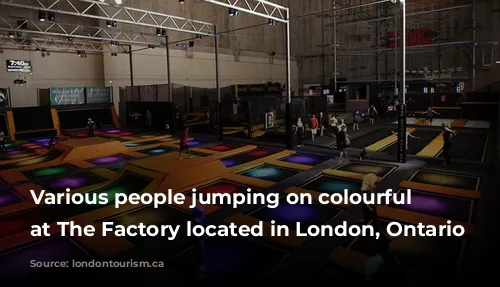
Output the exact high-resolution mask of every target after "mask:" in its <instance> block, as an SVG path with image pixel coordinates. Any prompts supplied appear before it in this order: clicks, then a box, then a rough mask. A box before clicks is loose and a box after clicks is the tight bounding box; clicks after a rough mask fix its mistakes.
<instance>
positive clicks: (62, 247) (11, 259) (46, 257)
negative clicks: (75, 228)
mask: <svg viewBox="0 0 500 287" xmlns="http://www.w3.org/2000/svg"><path fill="white" fill-rule="evenodd" d="M91 259H92V258H91V257H90V255H89V254H88V253H86V252H85V251H84V250H83V249H81V248H80V247H79V246H77V245H76V243H74V242H73V240H71V239H69V238H68V237H61V236H55V237H52V238H48V239H42V240H40V241H38V242H35V243H33V244H30V245H28V246H24V247H22V248H20V249H16V250H13V251H11V252H9V253H6V254H2V255H0V270H2V272H0V279H2V280H6V281H7V282H14V281H15V282H22V281H27V282H28V281H31V282H30V283H32V282H33V279H35V278H38V279H39V278H40V277H44V278H57V277H59V276H60V275H61V268H33V267H31V264H30V263H31V261H33V260H34V261H40V262H47V263H50V262H62V261H72V260H76V261H89V260H91ZM66 270H68V269H66ZM66 272H68V271H66ZM27 282H26V283H27Z"/></svg>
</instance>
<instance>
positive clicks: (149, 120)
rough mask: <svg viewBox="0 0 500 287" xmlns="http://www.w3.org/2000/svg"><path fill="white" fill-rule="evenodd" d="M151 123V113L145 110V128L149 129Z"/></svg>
mask: <svg viewBox="0 0 500 287" xmlns="http://www.w3.org/2000/svg"><path fill="white" fill-rule="evenodd" d="M152 122H153V114H152V113H151V111H150V110H149V109H147V110H146V126H147V127H148V128H150V127H151V125H152Z"/></svg>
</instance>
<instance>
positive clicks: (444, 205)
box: [389, 190, 473, 222]
mask: <svg viewBox="0 0 500 287" xmlns="http://www.w3.org/2000/svg"><path fill="white" fill-rule="evenodd" d="M405 194H406V191H405ZM389 206H391V207H394V208H400V209H404V210H408V211H413V212H418V213H424V214H428V215H433V216H437V217H441V218H446V219H452V220H458V221H461V222H469V221H470V219H471V216H472V211H473V210H472V208H473V202H472V200H468V199H462V198H457V197H450V196H444V195H437V194H431V193H427V192H423V191H417V190H412V191H411V204H408V203H407V202H406V203H405V204H394V203H391V204H390V205H389Z"/></svg>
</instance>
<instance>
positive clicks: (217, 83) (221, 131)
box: [214, 26, 250, 140]
mask: <svg viewBox="0 0 500 287" xmlns="http://www.w3.org/2000/svg"><path fill="white" fill-rule="evenodd" d="M214 30H215V88H216V91H217V110H216V117H217V139H218V140H222V139H223V134H224V128H223V127H222V121H221V114H220V105H221V102H222V99H221V93H220V80H219V72H220V70H219V69H220V67H219V34H218V33H217V26H215V27H214ZM248 132H250V131H248Z"/></svg>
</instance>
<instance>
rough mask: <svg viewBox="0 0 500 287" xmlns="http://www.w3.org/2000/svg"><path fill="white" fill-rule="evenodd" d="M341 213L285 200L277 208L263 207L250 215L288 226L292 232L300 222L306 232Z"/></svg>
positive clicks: (329, 208)
mask: <svg viewBox="0 0 500 287" xmlns="http://www.w3.org/2000/svg"><path fill="white" fill-rule="evenodd" d="M341 212H342V210H341V209H338V208H335V207H331V206H327V205H320V204H312V205H310V204H289V203H287V201H286V200H285V199H284V198H283V199H281V201H280V205H279V206H278V207H277V208H269V207H262V208H260V209H258V210H256V211H254V212H252V213H250V214H249V215H250V216H252V217H255V218H257V219H260V220H263V221H267V222H271V220H275V221H276V224H280V225H287V226H288V227H289V228H290V230H295V229H296V224H297V222H300V224H301V229H302V230H304V229H305V228H308V227H309V226H311V225H324V224H326V223H328V221H330V220H332V219H333V218H335V217H336V216H337V215H338V214H339V213H341Z"/></svg>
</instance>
